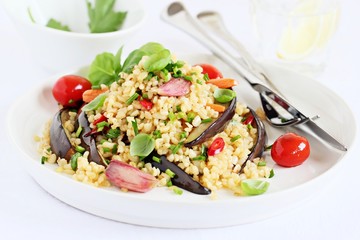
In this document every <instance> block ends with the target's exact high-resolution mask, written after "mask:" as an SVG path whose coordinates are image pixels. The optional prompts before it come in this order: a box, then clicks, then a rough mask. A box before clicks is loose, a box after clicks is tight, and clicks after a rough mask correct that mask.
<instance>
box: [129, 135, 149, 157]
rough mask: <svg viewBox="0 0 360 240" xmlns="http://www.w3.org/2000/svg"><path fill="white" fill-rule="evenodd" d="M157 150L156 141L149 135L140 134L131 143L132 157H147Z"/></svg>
mask: <svg viewBox="0 0 360 240" xmlns="http://www.w3.org/2000/svg"><path fill="white" fill-rule="evenodd" d="M154 148H155V140H154V139H153V138H152V137H151V136H150V135H148V134H145V133H139V134H138V135H136V136H135V137H134V138H133V140H132V141H131V142H130V155H131V156H139V157H146V156H148V155H149V154H150V153H151V152H152V151H153V150H154Z"/></svg>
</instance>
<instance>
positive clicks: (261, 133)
mask: <svg viewBox="0 0 360 240" xmlns="http://www.w3.org/2000/svg"><path fill="white" fill-rule="evenodd" d="M249 109H250V112H249V113H248V115H252V116H253V117H254V122H253V123H254V125H255V126H254V127H255V128H257V136H256V142H255V145H254V147H253V149H252V150H251V153H250V154H249V156H248V158H247V160H246V161H249V160H250V161H251V160H253V159H254V158H257V157H261V156H262V154H263V152H264V150H265V146H266V143H267V135H266V130H265V126H264V123H263V122H262V121H261V120H260V118H259V116H258V115H257V114H256V113H255V111H254V110H253V109H251V108H249ZM245 163H246V162H245ZM245 163H244V164H245Z"/></svg>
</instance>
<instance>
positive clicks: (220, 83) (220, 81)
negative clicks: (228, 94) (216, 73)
mask: <svg viewBox="0 0 360 240" xmlns="http://www.w3.org/2000/svg"><path fill="white" fill-rule="evenodd" d="M206 83H211V84H214V85H215V86H217V87H219V88H231V87H233V86H236V85H237V82H236V81H235V79H232V78H215V79H209V80H208V81H207V82H206Z"/></svg>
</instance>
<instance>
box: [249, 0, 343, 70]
mask: <svg viewBox="0 0 360 240" xmlns="http://www.w3.org/2000/svg"><path fill="white" fill-rule="evenodd" d="M252 17H253V23H254V27H255V34H256V38H257V41H258V45H259V50H260V51H259V58H260V59H261V60H263V61H272V62H275V63H279V64H281V65H282V66H285V67H288V68H291V69H293V70H295V71H298V72H301V73H303V74H306V75H310V76H316V75H319V74H320V73H321V72H322V71H323V70H324V68H325V65H326V58H327V55H328V50H329V45H330V42H331V39H332V36H333V35H334V33H335V32H336V29H337V26H338V22H339V17H340V4H339V2H338V1H337V0H252Z"/></svg>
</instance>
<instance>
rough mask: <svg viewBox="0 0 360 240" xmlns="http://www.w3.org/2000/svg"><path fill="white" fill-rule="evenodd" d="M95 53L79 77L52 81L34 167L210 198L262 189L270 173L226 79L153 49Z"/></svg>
mask: <svg viewBox="0 0 360 240" xmlns="http://www.w3.org/2000/svg"><path fill="white" fill-rule="evenodd" d="M121 52H122V49H120V50H119V51H118V53H117V54H115V55H114V54H111V53H102V54H99V55H98V56H96V58H95V60H94V61H93V62H92V64H91V65H90V68H89V74H88V76H87V77H86V78H84V77H82V76H76V75H66V76H63V77H61V78H60V79H59V80H58V81H57V82H56V83H55V84H54V86H53V89H52V93H53V96H54V98H55V99H56V100H57V102H58V103H59V111H58V112H57V113H56V114H55V116H54V118H53V119H51V120H49V121H48V123H46V126H45V127H44V131H43V134H42V136H39V137H38V138H37V140H38V141H39V153H40V155H41V161H42V163H44V164H45V163H49V164H57V165H58V167H57V168H56V171H57V172H59V173H63V174H70V175H72V177H73V178H74V179H75V180H77V181H81V182H84V183H88V184H91V185H94V186H96V187H110V186H115V187H118V188H119V189H121V190H122V191H134V192H147V191H149V190H151V189H152V188H154V187H165V188H168V189H170V190H171V191H173V192H174V193H176V194H181V193H182V192H183V190H186V191H190V192H192V193H195V194H203V195H207V194H210V195H211V196H212V197H216V192H217V190H220V189H226V191H231V192H233V193H234V194H235V195H240V196H242V195H257V194H261V193H264V192H265V191H266V190H267V188H268V186H269V182H268V181H266V179H267V178H271V177H272V176H273V175H274V173H273V170H272V169H271V168H270V167H269V166H267V165H266V162H265V160H264V159H263V158H262V157H261V155H262V152H263V150H264V147H265V141H266V134H265V130H264V127H263V125H262V122H261V121H260V119H259V117H258V116H257V115H256V113H255V112H254V111H253V110H252V109H250V108H248V107H247V106H246V105H245V104H244V103H240V102H238V101H237V98H236V93H235V91H234V90H233V89H232V87H233V86H235V85H236V81H235V80H234V79H230V78H224V77H223V76H222V74H221V72H220V71H218V70H217V69H216V68H215V67H213V66H211V65H208V64H197V65H190V64H189V63H187V62H184V61H182V60H178V59H177V58H176V56H175V55H174V54H172V53H171V52H170V51H169V50H168V49H166V48H164V47H163V46H162V45H161V44H159V43H154V42H150V43H147V44H145V45H144V46H142V47H140V48H139V49H136V50H134V51H133V52H131V53H130V54H129V56H128V57H127V58H126V59H125V60H124V62H123V63H122V61H121Z"/></svg>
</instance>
